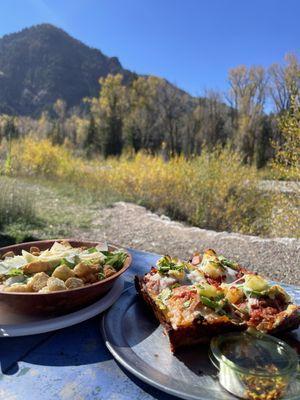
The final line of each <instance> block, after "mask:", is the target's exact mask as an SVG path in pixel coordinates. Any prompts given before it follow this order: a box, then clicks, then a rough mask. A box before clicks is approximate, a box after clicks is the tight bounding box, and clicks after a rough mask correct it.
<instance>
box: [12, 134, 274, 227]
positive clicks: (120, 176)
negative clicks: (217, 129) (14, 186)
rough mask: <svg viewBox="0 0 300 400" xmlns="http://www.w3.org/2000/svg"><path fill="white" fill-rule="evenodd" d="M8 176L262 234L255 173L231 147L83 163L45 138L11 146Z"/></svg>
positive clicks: (264, 211) (263, 203)
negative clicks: (164, 156)
mask: <svg viewBox="0 0 300 400" xmlns="http://www.w3.org/2000/svg"><path fill="white" fill-rule="evenodd" d="M12 160H13V161H12V163H13V167H12V168H13V173H14V174H16V175H30V176H42V177H46V178H47V179H54V180H60V181H66V182H68V183H70V182H71V183H74V184H75V185H76V186H77V187H82V188H83V190H88V191H90V192H94V193H95V195H96V196H97V197H98V198H106V199H107V198H113V199H120V200H126V201H132V202H136V203H138V204H142V205H145V206H147V207H149V208H151V209H153V210H156V211H159V212H163V213H167V214H168V215H170V216H171V217H173V218H177V219H183V220H186V221H188V222H190V223H192V224H194V225H197V226H200V227H205V228H211V229H217V230H227V231H238V232H243V233H251V234H264V233H266V232H267V229H268V227H267V226H266V221H268V216H269V214H270V206H269V202H268V199H267V198H266V196H265V195H262V193H261V192H260V191H259V190H258V189H257V186H258V185H257V183H258V181H257V174H256V171H255V169H254V168H251V167H249V166H246V165H243V164H242V163H241V158H240V156H239V154H237V153H235V152H233V151H232V150H231V149H230V148H225V149H222V148H216V149H215V150H214V151H213V152H208V151H207V150H205V149H204V150H203V152H202V155H201V156H198V157H195V158H193V159H191V160H186V159H185V158H184V157H176V158H173V159H171V160H170V161H169V162H167V163H166V162H164V161H163V159H162V158H161V157H160V156H150V155H147V154H143V153H139V154H137V155H135V156H131V157H129V156H128V155H127V156H126V155H123V156H121V157H120V158H111V159H107V160H100V159H99V160H93V161H87V160H84V159H83V158H79V157H75V156H74V155H72V153H71V151H70V150H68V149H67V148H65V147H61V146H55V145H52V144H51V142H50V141H49V140H47V139H44V140H40V141H38V140H36V139H34V138H31V137H29V136H28V137H26V138H24V139H22V140H19V141H17V142H15V143H14V144H13V149H12Z"/></svg>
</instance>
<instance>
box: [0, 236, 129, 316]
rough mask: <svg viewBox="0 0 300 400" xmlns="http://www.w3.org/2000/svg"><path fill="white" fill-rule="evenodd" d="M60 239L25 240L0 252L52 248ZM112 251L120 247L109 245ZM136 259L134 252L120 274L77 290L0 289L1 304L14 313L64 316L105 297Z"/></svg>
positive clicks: (81, 243)
mask: <svg viewBox="0 0 300 400" xmlns="http://www.w3.org/2000/svg"><path fill="white" fill-rule="evenodd" d="M61 240H62V239H56V240H43V241H38V242H31V243H22V244H18V245H14V246H8V247H2V248H1V249H0V255H2V254H5V253H6V252H7V251H13V252H14V253H15V254H16V255H17V254H21V251H22V250H23V249H24V250H27V251H29V249H30V247H31V246H36V247H39V248H40V249H41V250H45V249H49V248H50V247H51V246H52V245H53V243H54V242H57V241H61ZM64 240H67V241H68V242H69V243H70V244H71V246H73V247H80V246H86V247H94V246H97V245H99V244H101V243H99V242H90V241H79V240H74V239H64ZM108 249H109V250H110V251H113V250H117V249H118V247H116V246H114V245H108ZM131 261H132V258H131V255H130V254H129V253H128V257H127V259H126V261H125V263H124V266H123V268H122V269H120V271H118V272H117V273H116V274H114V275H112V276H110V277H109V278H106V279H103V280H102V281H100V282H96V283H92V284H89V285H86V286H83V287H80V288H77V289H70V290H62V291H60V292H53V293H14V292H2V291H0V304H1V302H2V303H5V305H6V306H7V307H9V308H10V309H11V311H12V312H18V313H24V314H26V315H40V316H44V317H49V316H57V315H63V314H66V313H69V312H72V311H76V310H79V309H80V308H83V307H86V306H88V305H90V304H92V303H94V302H95V301H97V300H99V299H100V298H101V297H103V296H104V295H105V294H106V293H107V292H108V291H109V290H110V289H111V288H112V286H113V284H114V283H115V281H116V280H117V279H118V277H119V276H120V275H122V274H123V273H124V272H125V271H126V270H127V269H128V268H129V266H130V264H131Z"/></svg>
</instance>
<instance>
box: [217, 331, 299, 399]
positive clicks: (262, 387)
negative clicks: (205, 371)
mask: <svg viewBox="0 0 300 400" xmlns="http://www.w3.org/2000/svg"><path fill="white" fill-rule="evenodd" d="M209 356H210V360H211V362H212V363H213V364H214V365H215V367H216V368H217V369H218V370H219V381H220V384H221V385H222V386H223V387H224V388H225V389H226V390H227V391H228V392H230V393H232V394H233V395H235V396H237V397H240V398H242V399H247V400H277V399H289V400H291V399H300V381H299V380H298V379H297V371H298V355H297V353H296V352H295V351H294V350H293V349H292V348H291V347H290V346H289V345H287V344H286V343H285V342H283V341H281V340H279V339H277V338H275V337H273V336H269V335H264V334H260V333H255V334H252V333H251V334H250V333H228V334H224V335H220V336H217V337H215V338H213V339H212V341H211V344H210V355H209ZM298 378H299V376H298Z"/></svg>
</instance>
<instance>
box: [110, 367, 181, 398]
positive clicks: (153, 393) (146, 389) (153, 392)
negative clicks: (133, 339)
mask: <svg viewBox="0 0 300 400" xmlns="http://www.w3.org/2000/svg"><path fill="white" fill-rule="evenodd" d="M117 364H118V366H119V368H120V369H121V370H122V371H123V372H124V374H125V375H126V376H127V377H128V378H129V379H130V380H131V381H132V382H134V384H135V385H137V386H138V387H140V388H141V389H142V390H143V391H144V392H146V393H148V394H149V395H150V396H152V397H154V398H155V399H158V400H177V399H179V397H176V396H173V395H171V394H168V393H165V392H162V391H161V390H159V389H156V388H155V387H153V386H150V385H148V384H147V383H145V382H143V381H141V380H140V379H138V378H136V377H135V376H134V375H133V374H131V373H130V372H128V371H127V370H126V369H125V368H124V367H123V366H122V365H121V364H119V363H117Z"/></svg>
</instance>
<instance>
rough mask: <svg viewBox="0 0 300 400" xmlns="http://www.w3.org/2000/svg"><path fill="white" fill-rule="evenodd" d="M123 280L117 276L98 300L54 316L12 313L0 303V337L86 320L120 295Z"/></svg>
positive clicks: (36, 332) (53, 329) (35, 332)
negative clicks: (107, 290) (78, 308)
mask: <svg viewBox="0 0 300 400" xmlns="http://www.w3.org/2000/svg"><path fill="white" fill-rule="evenodd" d="M123 289H124V280H123V279H122V278H119V279H118V280H117V281H116V282H115V283H114V285H113V287H112V288H111V290H110V291H109V292H108V293H107V294H106V295H105V296H104V297H102V298H101V299H100V300H98V301H96V302H95V303H93V304H92V305H90V306H88V307H85V308H82V309H81V310H79V311H76V312H73V313H70V314H66V315H62V316H60V317H56V318H41V317H32V316H24V315H20V314H18V313H12V312H11V310H10V309H8V310H6V309H5V304H1V303H0V337H13V336H27V335H35V334H38V333H45V332H51V331H55V330H57V329H62V328H66V327H67V326H72V325H75V324H78V323H80V322H83V321H86V320H87V319H89V318H92V317H94V316H96V315H98V314H100V313H101V312H103V311H105V310H107V309H108V308H109V307H110V306H111V305H112V304H113V303H114V302H115V301H116V300H117V299H118V298H119V297H120V295H121V293H122V291H123Z"/></svg>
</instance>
